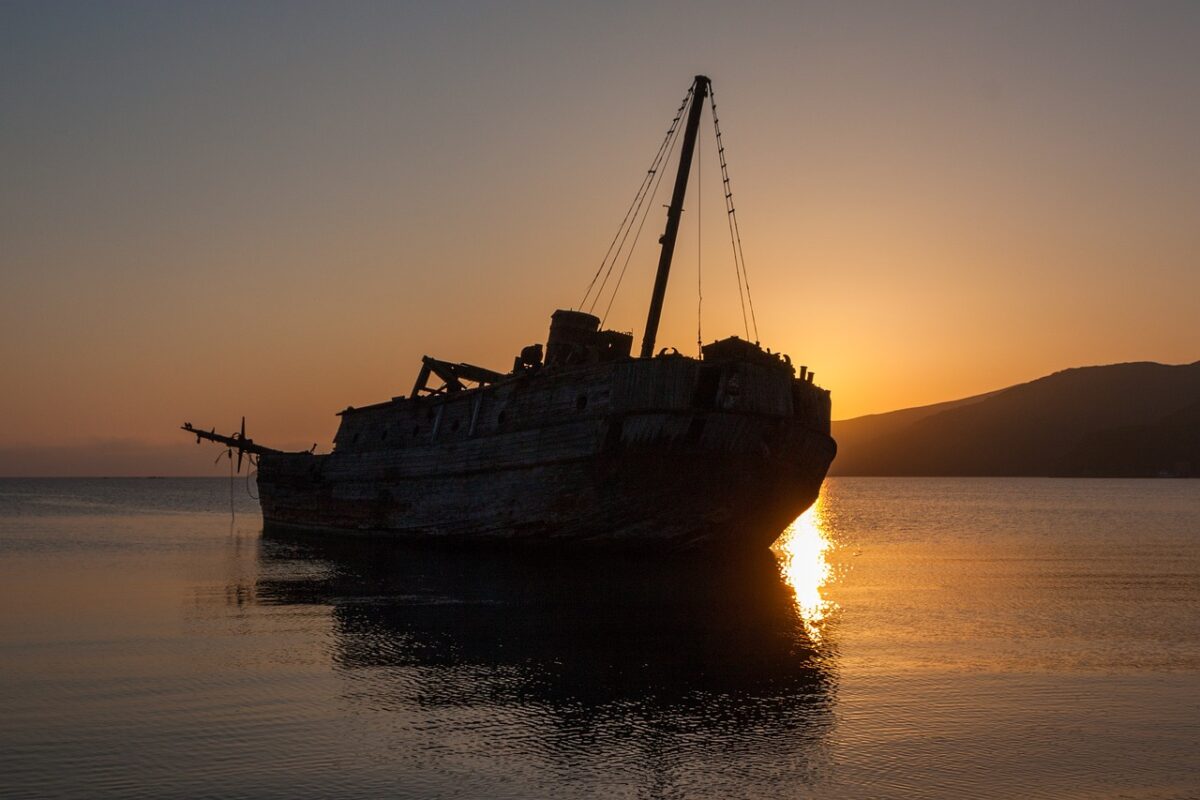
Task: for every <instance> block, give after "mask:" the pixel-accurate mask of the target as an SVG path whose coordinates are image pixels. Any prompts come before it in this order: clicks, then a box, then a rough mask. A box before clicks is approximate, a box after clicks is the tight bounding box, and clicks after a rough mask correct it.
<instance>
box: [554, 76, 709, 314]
mask: <svg viewBox="0 0 1200 800" xmlns="http://www.w3.org/2000/svg"><path fill="white" fill-rule="evenodd" d="M693 91H694V90H693V88H692V87H689V88H688V91H687V94H685V95H684V97H683V102H681V103H680V104H679V108H678V109H677V110H676V112H675V118H674V119H672V120H671V126H670V128H668V130H667V134H666V136H665V137H663V141H662V143H661V144H660V145H659V146H658V152H656V153H655V154H654V160H653V161H652V162H651V164H650V169H648V170H647V171H646V175H645V176H644V177H643V178H642V183H641V185H640V186H639V187H638V190H637V193H636V194H635V195H634V197H633V201H632V202H631V203H630V204H629V208H628V209H627V210H626V211H625V217H624V218H623V219H622V220H621V225H620V226H619V227H618V228H617V232H616V234H615V235H614V236H613V238H612V241H611V242H609V245H608V250H607V251H606V252H605V253H604V259H603V260H602V261H601V262H600V266H599V268H597V270H596V274H595V275H593V276H592V280H591V282H590V283H588V286H587V290H586V291H585V292H584V293H583V299H582V300H581V301H580V302H579V306H578V307H579V308H580V309H582V308H583V307H584V306H585V305H586V306H587V310H588V311H589V312H591V311H592V310H594V309H595V307H596V304H597V302H598V301H599V300H600V297H601V295H602V294H603V293H604V287H605V286H606V285H607V283H608V279H609V277H611V275H612V271H613V268H614V267H615V266H616V263H617V260H618V259H619V258H620V256H621V252H622V250H623V249H624V247H625V243H626V241H627V240H628V238H629V234H630V232H631V231H632V230H633V226H634V222H635V221H636V220H637V218H638V214H639V212H640V211H641V209H642V207H643V205H645V203H646V198H647V197H648V196H649V197H653V194H654V193H656V192H657V190H658V184H659V183H660V182H661V181H662V174H661V167H662V164H663V162H664V161H665V160H666V158H667V157H669V155H670V151H671V149H672V148H673V147H674V141H675V139H676V138H677V136H676V134H677V132H678V129H679V120H680V119H682V118H683V112H684V109H686V108H687V105H688V102H689V101H690V100H691V99H692V93H693ZM646 208H647V210H648V209H649V206H647V207H646ZM642 223H643V224H644V223H645V217H644V216H643V217H642ZM640 235H641V225H640V224H639V225H638V227H637V234H636V235H635V236H634V240H633V245H631V246H630V253H632V251H633V246H634V245H636V244H637V238H638V236H640ZM618 242H619V244H618ZM610 259H611V260H610ZM628 263H629V258H628V256H626V260H625V265H626V266H628ZM601 274H603V275H604V279H603V280H601V281H600V285H599V288H596V281H597V280H599V279H600V275H601ZM622 277H624V267H622V270H621V274H620V275H619V276H618V280H617V288H619V287H620V279H621V278H622ZM594 288H595V289H596V292H595V296H592V290H593V289H594ZM613 294H614V296H615V295H616V289H615V288H614V290H613ZM589 297H591V298H592V300H591V304H590V305H589V304H588V298H589ZM611 305H612V300H611V299H610V300H609V306H610V307H611ZM606 314H607V312H606Z"/></svg>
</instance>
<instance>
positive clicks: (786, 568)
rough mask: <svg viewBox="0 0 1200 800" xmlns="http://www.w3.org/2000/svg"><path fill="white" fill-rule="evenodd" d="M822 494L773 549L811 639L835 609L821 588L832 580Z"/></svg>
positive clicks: (816, 637) (818, 639)
mask: <svg viewBox="0 0 1200 800" xmlns="http://www.w3.org/2000/svg"><path fill="white" fill-rule="evenodd" d="M824 498H825V496H824V494H822V495H821V497H820V498H818V500H817V502H816V503H814V504H813V505H812V506H810V507H809V509H808V510H807V511H805V512H804V513H803V514H801V515H800V516H799V517H797V518H796V520H795V522H793V523H792V524H791V525H789V526H788V529H787V530H786V531H785V532H784V533H783V535H782V536H780V537H779V540H778V541H777V542H776V543H775V546H774V550H775V553H776V554H777V556H778V558H779V570H780V572H781V573H782V574H783V579H784V580H785V581H787V584H788V586H790V587H791V589H792V593H793V594H794V595H795V598H796V612H797V613H798V614H799V615H800V619H801V621H802V623H803V624H804V630H805V631H806V632H807V633H808V635H809V637H810V638H811V639H812V640H813V641H814V642H819V641H820V640H821V637H822V632H823V628H824V624H823V623H824V622H825V620H826V618H827V617H828V616H829V615H830V614H831V613H832V612H833V611H835V610H836V609H837V605H836V604H835V603H833V602H832V601H831V600H829V599H827V598H826V597H825V595H824V594H823V592H822V590H823V589H824V588H825V587H826V586H827V585H828V584H829V583H830V582H831V581H832V580H833V577H834V573H833V565H832V564H831V563H830V561H829V550H830V547H831V542H830V538H829V534H828V533H827V531H826V527H825V507H824V506H825V503H824Z"/></svg>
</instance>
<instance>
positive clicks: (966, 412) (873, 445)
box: [830, 361, 1200, 477]
mask: <svg viewBox="0 0 1200 800" xmlns="http://www.w3.org/2000/svg"><path fill="white" fill-rule="evenodd" d="M833 435H834V438H835V439H837V441H838V456H837V459H836V460H835V461H834V462H833V467H832V469H831V470H830V474H831V475H1028V476H1034V475H1045V476H1051V475H1059V476H1095V477H1101V476H1104V477H1154V476H1163V475H1171V476H1179V477H1200V361H1197V362H1196V363H1194V364H1183V365H1179V366H1170V365H1165V364H1155V363H1151V362H1138V363H1133V364H1112V365H1109V366H1103V367H1081V368H1078V369H1068V370H1064V371H1062V372H1056V373H1054V374H1053V375H1048V376H1046V377H1044V378H1039V379H1038V380H1035V381H1030V382H1029V383H1022V384H1019V385H1017V386H1011V387H1009V388H1007V389H1001V390H1000V391H996V392H991V393H989V394H983V395H977V396H975V397H969V398H966V399H963V400H956V401H953V402H949V403H939V404H937V405H932V406H922V407H920V408H907V409H904V410H901V411H893V412H890V413H887V414H872V415H870V416H866V417H858V418H856V419H849V420H844V421H842V422H834V423H833Z"/></svg>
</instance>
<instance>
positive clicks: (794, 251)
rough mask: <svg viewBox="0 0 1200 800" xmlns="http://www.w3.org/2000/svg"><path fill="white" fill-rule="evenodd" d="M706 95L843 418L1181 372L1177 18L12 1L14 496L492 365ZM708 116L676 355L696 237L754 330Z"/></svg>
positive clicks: (894, 7) (1123, 9) (1188, 196)
mask: <svg viewBox="0 0 1200 800" xmlns="http://www.w3.org/2000/svg"><path fill="white" fill-rule="evenodd" d="M697 73H704V74H707V75H708V76H710V77H711V78H712V80H713V85H714V88H715V91H716V97H717V102H718V106H719V111H720V116H721V125H722V129H723V132H724V134H725V144H726V146H727V154H728V157H729V167H730V173H731V177H732V181H733V189H734V193H735V199H736V201H737V207H738V217H739V221H740V223H741V228H742V238H743V244H744V249H745V255H746V262H747V266H748V270H749V274H750V278H751V284H752V287H753V290H754V300H755V306H756V309H757V316H758V321H759V329H760V333H761V338H762V342H763V344H764V345H766V346H768V347H771V348H772V349H774V350H780V351H783V352H787V353H790V354H791V355H792V358H793V360H794V361H795V362H796V363H797V364H807V365H809V366H810V367H811V368H813V369H815V370H816V373H817V382H818V383H820V384H822V385H824V386H826V387H827V388H829V389H831V390H832V392H833V408H834V418H835V419H844V418H848V417H853V416H857V415H861V414H867V413H873V412H879V411H887V410H891V409H896V408H902V407H906V406H913V405H921V404H926V403H932V402H937V401H941V400H948V399H954V398H959V397H964V396H968V395H972V394H976V393H980V392H984V391H988V390H991V389H996V388H1000V387H1003V386H1007V385H1010V384H1013V383H1017V382H1021V381H1026V380H1030V379H1033V378H1036V377H1039V376H1041V375H1044V374H1047V373H1049V372H1053V371H1056V370H1059V369H1064V368H1067V367H1071V366H1081V365H1087V364H1104V363H1112V362H1119V361H1134V360H1152V361H1161V362H1165V363H1182V362H1191V361H1195V360H1197V359H1200V323H1198V321H1197V316H1198V313H1200V299H1198V298H1200V144H1198V143H1200V3H1195V2H1180V3H1159V2H1141V3H1111V4H1110V3H1100V2H1079V3H1065V2H1064V3H1046V2H1033V3H1011V2H1006V3H991V4H982V3H915V2H904V3H895V2H881V3H782V4H766V5H757V4H751V3H741V2H739V3H713V4H690V3H688V4H685V3H658V4H647V3H617V2H612V3H597V4H591V5H587V6H584V5H581V4H573V3H570V4H569V3H544V4H533V3H495V4H461V3H452V2H442V3H424V4H418V5H401V4H385V3H370V4H368V3H348V4H343V3H323V4H302V3H286V4H284V3H278V4H274V3H269V4H268V3H241V2H236V3H235V2H229V3H218V2H213V3H191V4H184V3H155V2H146V3H112V4H106V3H92V2H87V3H75V4H73V3H63V2H50V3H47V2H32V3H14V2H6V3H4V4H3V5H0V109H2V114H3V116H2V119H3V123H2V124H0V164H2V166H3V170H2V173H0V175H2V180H0V383H2V384H3V387H4V391H3V393H2V394H0V475H22V474H32V475H49V474H66V475H90V474H208V473H210V472H212V471H214V470H215V471H217V472H218V474H219V470H220V469H223V467H214V466H213V465H212V459H213V458H214V457H215V456H216V455H217V450H216V448H214V447H211V446H209V447H205V448H197V447H195V445H194V444H193V443H192V441H191V440H189V439H187V437H185V436H184V435H183V434H181V433H179V432H178V431H177V430H176V428H177V426H178V425H179V424H180V423H182V422H183V421H184V420H190V421H193V422H195V423H197V424H200V425H204V426H206V427H207V426H212V425H216V426H218V428H222V429H227V428H233V427H235V426H236V424H237V422H238V420H239V419H240V417H241V415H242V414H245V415H246V417H247V418H248V427H249V433H250V434H251V435H252V436H254V438H256V439H257V440H259V441H261V442H263V443H266V444H271V445H276V446H281V447H296V446H301V447H308V446H309V445H311V444H312V443H314V442H317V443H319V444H320V446H321V448H322V449H324V448H326V447H327V446H328V444H329V440H330V438H331V437H332V434H333V432H334V429H335V427H336V422H337V419H336V417H335V416H334V412H335V411H337V410H339V409H341V408H344V407H345V406H347V405H351V404H353V405H359V404H365V403H369V402H374V401H378V400H384V399H387V398H389V397H391V396H393V395H397V394H404V393H407V391H408V390H409V389H410V388H411V385H412V380H413V378H414V376H415V373H416V370H417V367H418V366H419V360H420V357H421V355H422V354H423V353H428V354H431V355H436V356H438V357H441V358H446V359H451V360H455V361H469V362H472V363H478V364H482V365H485V366H490V367H493V368H496V369H501V370H503V369H507V368H508V367H510V366H511V363H512V357H513V356H514V355H515V354H516V353H517V352H518V351H519V350H520V348H521V347H522V346H523V345H526V344H529V343H532V342H537V341H543V340H544V338H545V331H546V328H547V325H548V323H549V315H550V313H551V312H552V311H553V310H554V309H556V308H567V307H571V306H573V305H575V304H577V303H578V302H579V299H580V297H581V296H582V294H583V291H584V288H585V287H586V285H587V283H588V281H589V279H590V278H591V275H592V273H593V272H594V271H595V269H596V267H597V266H598V265H599V263H600V260H601V258H602V257H603V255H604V251H605V248H606V247H607V246H608V243H609V240H610V239H611V237H612V235H613V233H614V231H615V230H616V228H617V225H618V223H619V222H620V220H621V216H622V214H623V213H624V212H625V209H626V206H627V205H628V203H629V201H630V199H631V198H632V196H633V194H634V191H635V190H636V188H637V185H638V182H639V181H640V180H641V178H642V175H643V174H644V172H645V169H646V167H647V166H648V165H649V162H650V159H651V158H652V156H653V154H654V151H655V149H656V148H657V147H658V144H659V142H660V140H661V139H662V136H663V133H664V132H665V130H666V127H667V125H668V123H669V122H670V118H671V116H672V115H673V112H674V110H675V108H676V107H677V106H678V104H679V101H680V99H681V98H682V97H683V95H684V92H685V91H686V89H687V87H688V85H689V83H690V82H691V80H692V76H693V75H695V74H697ZM710 125H711V123H710V122H709V120H708V117H707V116H706V117H705V128H703V129H702V133H703V142H702V145H701V151H700V156H699V158H700V159H701V169H702V172H701V183H702V188H703V193H702V194H701V195H699V196H697V195H696V194H695V192H694V191H693V192H692V194H691V195H690V197H689V200H688V202H687V211H686V212H685V214H684V221H683V226H682V228H681V233H680V244H679V247H678V249H677V252H676V261H675V268H674V271H673V273H672V283H671V285H670V288H669V290H668V294H667V306H666V311H665V313H664V317H663V324H662V328H661V329H660V333H659V343H660V345H675V346H677V347H679V349H680V350H681V351H684V352H688V353H694V351H695V338H696V282H697V281H696V278H697V250H698V249H699V250H700V252H701V254H702V259H703V260H702V267H703V283H704V298H705V301H704V314H703V320H702V323H703V329H704V338H705V340H711V339H714V338H718V337H723V336H726V335H729V334H732V333H739V334H740V333H741V330H742V323H741V314H740V311H739V308H738V302H737V288H736V285H735V283H734V274H733V265H732V260H731V256H730V247H729V241H728V232H727V229H726V228H725V221H724V210H723V207H722V199H721V195H720V192H719V188H718V187H719V183H720V180H719V171H718V166H717V162H716V160H715V152H716V151H715V147H714V146H713V142H712V139H711V127H710ZM666 188H667V187H666V186H664V187H663V189H662V190H661V194H660V195H659V198H658V199H657V200H656V201H655V202H656V206H661V205H662V204H664V203H665V202H666ZM692 189H693V190H694V189H695V184H694V183H693V185H692ZM664 214H665V212H664V210H663V209H661V208H656V209H655V211H654V212H653V213H652V214H651V216H650V219H649V221H648V222H647V232H646V233H644V234H643V236H642V244H641V246H640V247H639V249H638V252H637V253H635V256H634V260H633V262H632V263H631V266H630V268H629V269H630V272H629V275H628V276H627V277H626V279H625V283H624V285H623V286H622V289H621V293H620V295H619V296H618V298H617V301H616V304H615V305H614V310H613V313H612V315H611V316H610V318H609V321H608V323H609V325H610V326H612V327H616V328H619V329H622V330H632V331H633V332H634V333H635V336H636V337H637V339H638V340H639V341H640V337H641V333H642V330H641V328H642V325H643V324H644V321H645V308H646V304H647V302H648V299H649V294H650V287H651V284H652V281H653V271H654V267H655V263H656V259H657V251H658V248H657V245H656V239H657V236H658V233H659V231H660V230H661V226H662V223H663V219H664ZM698 219H699V220H700V221H701V225H702V228H701V230H702V234H703V236H702V239H701V242H702V244H701V246H700V247H699V248H698V247H697V227H696V226H697V220H698Z"/></svg>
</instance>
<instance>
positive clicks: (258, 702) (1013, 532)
mask: <svg viewBox="0 0 1200 800" xmlns="http://www.w3.org/2000/svg"><path fill="white" fill-rule="evenodd" d="M235 502H236V504H237V511H238V516H237V517H236V519H234V520H232V521H231V518H230V510H229V509H230V486H229V483H228V481H222V480H219V479H216V480H206V479H194V480H48V481H41V480H10V481H0V608H2V610H3V612H2V616H0V795H4V796H15V797H23V796H53V797H76V796H77V797H106V796H119V797H156V798H157V797H199V796H212V797H327V796H336V797H355V796H383V795H389V796H400V797H463V798H473V797H480V798H504V797H605V798H608V797H647V798H650V797H688V798H692V797H713V798H725V797H782V796H786V797H801V798H803V797H839V798H841V797H870V798H876V797H880V798H882V797H906V798H907V797H947V798H951V797H953V798H959V797H1006V798H1007V797H1070V798H1084V797H1087V798H1092V797H1098V798H1118V797H1119V798H1197V797H1200V481H1190V482H1188V481H1166V480H1163V481H1099V480H1088V481H1082V480H1081V481H1073V480H972V479H962V480H934V479H898V480H897V479H886V480H885V479H845V478H843V479H836V480H831V481H829V482H828V485H827V487H826V490H825V492H824V494H823V495H822V498H821V501H820V502H819V503H818V505H817V506H816V507H815V508H814V509H813V510H812V511H810V512H809V513H808V514H806V515H805V516H804V517H802V518H801V519H799V520H798V521H797V522H796V524H795V525H794V526H793V527H792V529H791V530H789V532H788V533H787V535H786V536H785V537H784V538H783V539H782V540H781V541H780V543H779V546H778V549H777V552H775V553H764V554H763V557H762V558H761V559H758V560H751V561H750V562H748V563H746V564H742V565H737V566H736V567H731V566H723V567H721V568H717V567H704V566H700V565H670V564H662V563H639V562H638V561H631V560H623V561H607V560H596V559H589V560H587V561H584V562H582V563H580V562H569V561H568V562H564V561H561V560H558V561H546V560H542V559H509V558H498V557H496V556H495V555H488V556H473V555H471V554H469V553H465V554H461V555H456V554H451V553H438V554H431V553H421V552H413V551H410V550H398V549H395V548H386V547H380V546H378V545H371V544H368V543H346V542H343V543H339V544H332V543H321V542H312V541H297V540H275V539H263V538H261V537H260V534H259V530H260V520H259V517H258V516H257V506H256V504H255V503H254V502H253V501H252V500H250V499H249V498H248V497H247V495H246V492H245V487H244V486H243V485H241V484H239V485H238V486H237V493H236V496H235Z"/></svg>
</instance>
